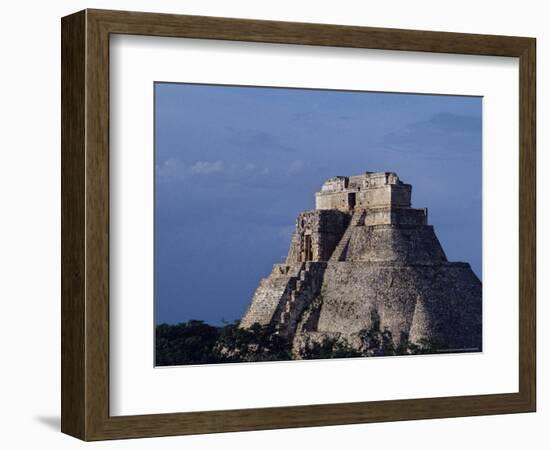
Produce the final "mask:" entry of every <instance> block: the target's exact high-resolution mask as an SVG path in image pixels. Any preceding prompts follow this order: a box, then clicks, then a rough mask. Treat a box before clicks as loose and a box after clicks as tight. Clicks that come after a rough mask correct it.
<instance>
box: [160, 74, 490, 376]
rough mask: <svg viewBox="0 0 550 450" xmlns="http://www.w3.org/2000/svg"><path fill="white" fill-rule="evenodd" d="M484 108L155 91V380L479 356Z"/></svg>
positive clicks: (450, 102) (416, 98) (185, 87)
mask: <svg viewBox="0 0 550 450" xmlns="http://www.w3.org/2000/svg"><path fill="white" fill-rule="evenodd" d="M482 111H483V98H482V97H480V96H466V95H465V96H460V95H438V94H437V93H409V92H403V93H401V92H370V91H349V90H329V89H313V88H301V87H269V86H235V85H214V84H193V83H175V82H155V84H154V130H155V138H154V141H155V142H154V151H155V166H154V171H155V173H154V179H155V207H154V208H155V228H154V230H155V231H154V246H155V250H154V252H155V298H154V302H155V320H154V322H155V323H154V326H155V332H154V339H155V346H154V347H155V355H154V364H155V366H157V367H159V366H182V365H198V364H219V363H240V362H248V363H256V362H265V361H294V360H313V359H330V358H356V357H389V356H394V357H400V356H411V355H438V354H450V353H457V354H459V353H472V352H481V351H482V334H483V327H482V309H483V308H482V261H483V260H482V242H483V239H482V238H483V236H482V160H483V158H482V117H483V113H482Z"/></svg>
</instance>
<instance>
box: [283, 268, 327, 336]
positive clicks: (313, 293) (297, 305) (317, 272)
mask: <svg viewBox="0 0 550 450" xmlns="http://www.w3.org/2000/svg"><path fill="white" fill-rule="evenodd" d="M325 267H326V263H322V262H306V263H304V265H303V267H302V268H301V269H300V272H299V273H298V276H297V277H296V278H295V279H294V280H292V282H291V283H289V291H288V296H287V297H286V299H285V301H284V302H283V303H282V305H281V313H280V318H279V324H278V331H279V333H281V334H282V335H286V336H288V337H290V336H291V335H293V334H294V332H295V330H296V325H297V323H298V321H299V320H300V317H301V315H302V313H303V311H304V309H305V308H306V307H307V306H308V305H309V304H310V303H311V302H312V301H313V300H314V299H315V297H317V295H318V294H319V290H320V289H321V284H322V274H323V272H324V269H325Z"/></svg>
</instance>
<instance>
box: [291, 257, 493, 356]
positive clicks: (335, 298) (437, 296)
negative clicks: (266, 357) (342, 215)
mask: <svg viewBox="0 0 550 450" xmlns="http://www.w3.org/2000/svg"><path fill="white" fill-rule="evenodd" d="M320 298H321V299H322V302H320V303H319V304H318V305H317V311H316V312H315V311H308V314H307V317H304V320H303V321H302V322H300V323H299V324H298V329H299V330H300V331H301V332H304V331H310V332H317V333H341V334H343V335H347V336H349V337H350V338H352V337H353V335H354V334H357V333H358V332H360V331H361V330H365V329H367V330H368V329H370V328H371V327H372V326H373V317H377V318H379V320H380V326H381V328H382V329H383V328H384V327H387V328H388V329H389V330H390V331H391V332H392V335H393V339H394V341H395V343H396V344H398V343H399V342H400V341H401V340H402V339H404V338H408V339H410V340H411V341H413V342H419V341H420V340H421V339H428V340H441V341H442V342H445V343H446V344H447V345H448V346H449V347H450V348H456V349H466V348H467V349H471V350H473V349H477V350H478V351H480V350H481V346H482V344H481V283H480V281H479V279H478V278H477V277H476V276H475V274H474V273H473V272H472V270H471V268H470V266H469V265H468V264H465V263H442V264H436V265H403V264H391V263H370V264H364V263H361V262H338V263H330V264H329V265H328V266H327V268H326V270H325V272H324V280H323V288H322V289H321V293H320ZM311 317H317V320H316V321H315V320H311Z"/></svg>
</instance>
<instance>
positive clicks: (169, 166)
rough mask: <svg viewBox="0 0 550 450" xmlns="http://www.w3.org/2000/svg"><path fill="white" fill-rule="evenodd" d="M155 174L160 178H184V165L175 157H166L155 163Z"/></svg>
mask: <svg viewBox="0 0 550 450" xmlns="http://www.w3.org/2000/svg"><path fill="white" fill-rule="evenodd" d="M157 176H158V177H161V178H179V179H183V178H185V165H184V164H183V163H182V162H181V161H180V160H178V159H176V158H168V159H167V160H165V161H163V162H162V163H160V164H157Z"/></svg>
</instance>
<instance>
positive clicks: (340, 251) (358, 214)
mask: <svg viewBox="0 0 550 450" xmlns="http://www.w3.org/2000/svg"><path fill="white" fill-rule="evenodd" d="M366 215H367V211H366V210H364V209H359V210H356V211H355V212H354V213H353V215H352V216H351V220H350V222H349V225H348V228H347V229H346V231H345V232H344V234H343V236H342V239H340V242H338V245H337V246H336V248H335V249H334V251H333V252H332V255H331V257H330V259H329V261H330V262H338V261H343V260H344V258H345V257H346V252H347V249H348V245H349V241H350V239H351V235H352V233H353V228H355V227H357V226H359V225H361V224H362V223H364V220H365V217H366Z"/></svg>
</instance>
